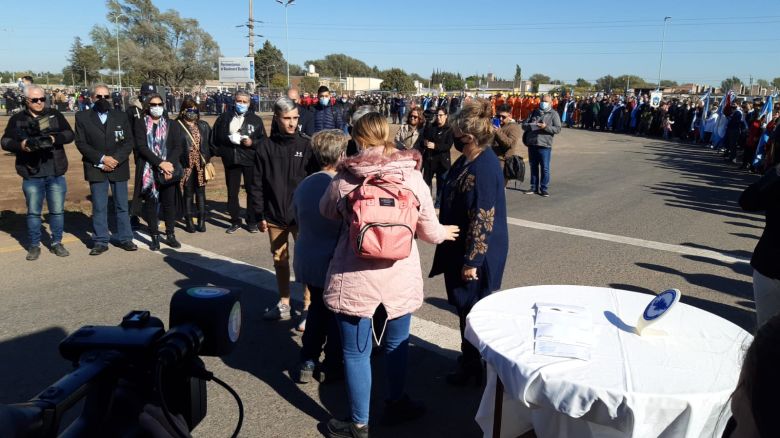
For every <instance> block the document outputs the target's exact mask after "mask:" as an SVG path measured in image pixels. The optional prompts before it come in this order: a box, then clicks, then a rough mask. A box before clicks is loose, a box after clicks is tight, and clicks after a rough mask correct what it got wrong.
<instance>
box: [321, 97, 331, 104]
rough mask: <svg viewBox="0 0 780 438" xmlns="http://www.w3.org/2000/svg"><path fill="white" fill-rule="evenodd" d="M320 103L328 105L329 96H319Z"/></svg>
mask: <svg viewBox="0 0 780 438" xmlns="http://www.w3.org/2000/svg"><path fill="white" fill-rule="evenodd" d="M320 105H322V106H328V105H330V97H320Z"/></svg>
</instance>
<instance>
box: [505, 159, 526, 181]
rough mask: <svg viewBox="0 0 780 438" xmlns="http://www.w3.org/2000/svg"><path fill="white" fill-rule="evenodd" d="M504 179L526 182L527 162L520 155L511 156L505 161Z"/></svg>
mask: <svg viewBox="0 0 780 438" xmlns="http://www.w3.org/2000/svg"><path fill="white" fill-rule="evenodd" d="M504 178H505V179H507V180H512V179H514V180H517V181H520V182H523V181H525V161H524V160H523V157H521V156H520V155H510V156H508V157H506V159H505V160H504Z"/></svg>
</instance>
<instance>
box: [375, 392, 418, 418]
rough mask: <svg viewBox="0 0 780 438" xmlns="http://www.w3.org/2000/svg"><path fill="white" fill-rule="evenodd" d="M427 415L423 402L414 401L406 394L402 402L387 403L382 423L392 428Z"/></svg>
mask: <svg viewBox="0 0 780 438" xmlns="http://www.w3.org/2000/svg"><path fill="white" fill-rule="evenodd" d="M424 414H425V405H424V404H423V403H422V402H419V401H416V400H412V399H410V398H409V396H408V395H406V394H404V396H403V397H401V399H400V400H397V401H385V413H384V416H383V417H382V423H383V424H386V425H389V426H392V425H395V424H399V423H403V422H405V421H411V420H416V419H418V418H420V417H422V416H423V415H424Z"/></svg>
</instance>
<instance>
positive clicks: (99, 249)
mask: <svg viewBox="0 0 780 438" xmlns="http://www.w3.org/2000/svg"><path fill="white" fill-rule="evenodd" d="M110 98H111V94H110V93H109V90H108V87H107V86H106V85H96V86H95V87H93V88H92V108H91V109H90V110H89V111H81V112H78V113H76V147H77V148H78V150H79V152H81V155H82V159H81V161H82V162H83V163H84V179H85V180H87V181H88V182H89V192H90V199H91V201H92V227H93V228H94V234H93V236H92V240H93V242H94V245H93V247H92V250H91V251H90V252H89V255H95V256H96V255H100V254H103V253H104V252H106V251H108V242H109V230H108V189H109V187H110V188H111V194H112V195H113V197H114V211H115V214H116V226H117V233H116V234H115V237H116V239H117V246H119V247H120V248H122V249H124V250H125V251H135V250H137V249H138V247H137V246H136V244H135V243H133V231H132V229H131V228H130V216H129V214H128V203H127V181H128V180H129V179H130V160H129V156H130V152H131V151H132V150H133V134H132V129H131V127H130V122H129V121H128V119H127V114H125V113H124V112H122V111H119V110H115V109H113V105H112V104H111V102H110V101H109V99H110Z"/></svg>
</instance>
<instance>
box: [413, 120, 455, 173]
mask: <svg viewBox="0 0 780 438" xmlns="http://www.w3.org/2000/svg"><path fill="white" fill-rule="evenodd" d="M426 141H430V142H433V143H434V144H435V146H434V147H433V149H428V148H427V147H426V146H425V142H426ZM453 143H454V139H453V135H452V128H450V127H449V126H445V127H443V128H442V127H439V126H438V125H437V124H436V123H429V124H427V125H425V128H424V129H423V141H422V142H420V148H421V152H422V154H423V165H424V166H425V165H427V164H429V163H430V162H435V163H438V164H439V165H442V166H444V168H445V169H449V168H450V149H452V145H453Z"/></svg>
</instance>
